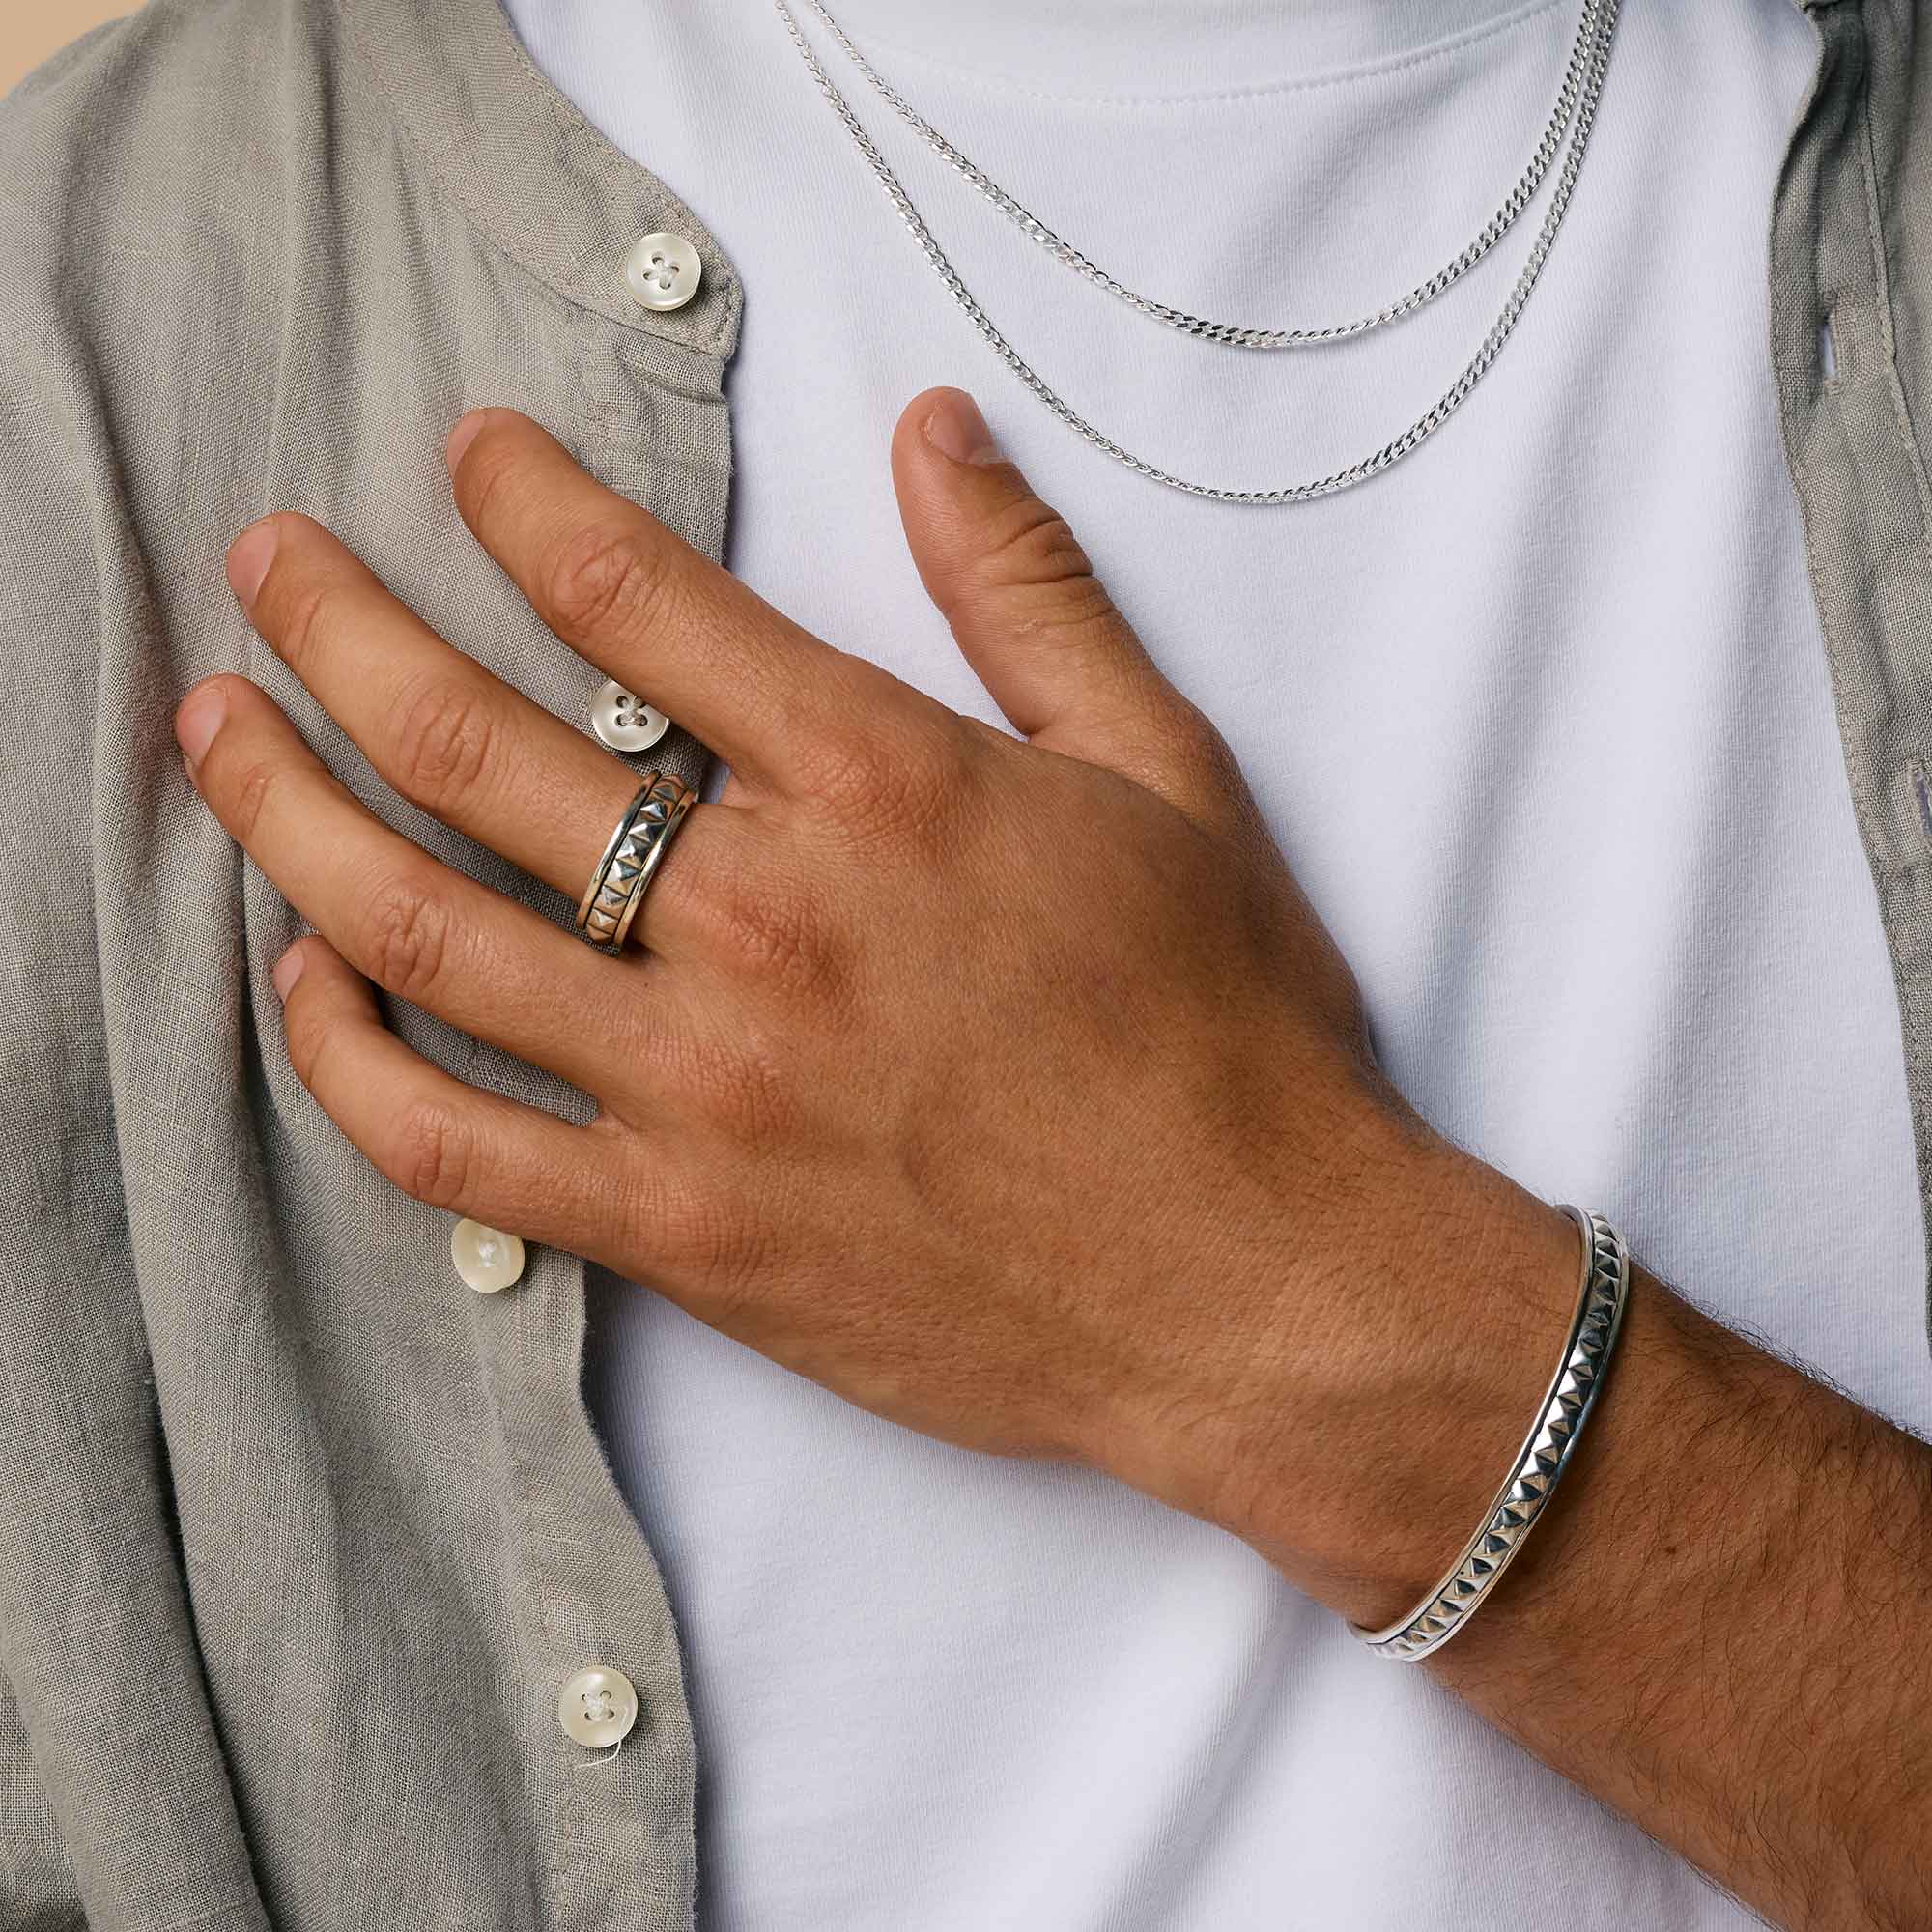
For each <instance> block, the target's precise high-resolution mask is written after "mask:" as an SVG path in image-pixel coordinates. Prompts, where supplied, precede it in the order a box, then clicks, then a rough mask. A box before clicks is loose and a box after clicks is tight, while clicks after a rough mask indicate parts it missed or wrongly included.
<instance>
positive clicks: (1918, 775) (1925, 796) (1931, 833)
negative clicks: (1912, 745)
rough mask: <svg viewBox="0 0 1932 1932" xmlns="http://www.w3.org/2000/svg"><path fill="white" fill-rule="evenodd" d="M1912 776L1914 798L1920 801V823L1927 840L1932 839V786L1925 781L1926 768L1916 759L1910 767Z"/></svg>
mask: <svg viewBox="0 0 1932 1932" xmlns="http://www.w3.org/2000/svg"><path fill="white" fill-rule="evenodd" d="M1908 769H1909V770H1910V772H1911V774H1912V796H1913V797H1914V798H1916V799H1917V800H1918V823H1919V824H1920V825H1921V826H1922V827H1923V828H1924V832H1925V836H1926V838H1932V785H1928V784H1927V783H1926V781H1925V767H1924V766H1923V765H1921V764H1920V763H1919V762H1918V759H1917V758H1914V759H1913V761H1912V763H1911V765H1910V766H1909V767H1908Z"/></svg>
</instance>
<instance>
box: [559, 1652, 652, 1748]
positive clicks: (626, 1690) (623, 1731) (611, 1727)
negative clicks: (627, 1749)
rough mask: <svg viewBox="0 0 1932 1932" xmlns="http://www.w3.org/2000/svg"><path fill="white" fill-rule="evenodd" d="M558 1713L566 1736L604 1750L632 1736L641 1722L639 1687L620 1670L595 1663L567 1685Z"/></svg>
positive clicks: (581, 1671) (582, 1743)
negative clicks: (639, 1715) (632, 1728)
mask: <svg viewBox="0 0 1932 1932" xmlns="http://www.w3.org/2000/svg"><path fill="white" fill-rule="evenodd" d="M556 1715H557V1717H558V1718H559V1719H562V1722H563V1728H564V1731H565V1733H566V1735H568V1736H570V1737H573V1738H575V1739H576V1740H577V1742H578V1743H579V1744H581V1745H588V1746H589V1747H591V1749H592V1750H603V1749H605V1748H607V1747H609V1746H611V1745H614V1744H620V1743H622V1741H623V1740H624V1739H625V1738H627V1737H628V1736H630V1733H631V1726H632V1725H633V1724H635V1723H636V1722H637V1721H638V1689H637V1686H636V1685H635V1684H633V1683H632V1682H631V1680H630V1679H629V1678H628V1677H626V1676H625V1675H624V1673H623V1672H622V1671H621V1670H610V1669H607V1668H605V1667H604V1666H603V1665H602V1664H593V1665H592V1666H591V1667H590V1669H588V1670H580V1671H579V1672H578V1673H577V1675H576V1676H575V1677H573V1678H571V1680H570V1681H569V1682H568V1683H567V1684H565V1686H564V1687H563V1691H562V1694H561V1695H560V1696H559V1697H558V1698H557V1700H556Z"/></svg>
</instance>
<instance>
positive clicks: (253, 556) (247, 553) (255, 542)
mask: <svg viewBox="0 0 1932 1932" xmlns="http://www.w3.org/2000/svg"><path fill="white" fill-rule="evenodd" d="M280 537H281V532H280V531H279V530H278V529H276V527H275V526H274V525H273V524H251V525H249V526H248V527H247V528H246V529H245V530H243V531H242V532H241V535H240V536H239V537H237V538H236V539H235V541H234V542H233V543H232V544H230V545H229V546H228V582H229V583H230V585H231V586H232V587H233V589H234V591H235V594H236V596H237V597H239V598H240V599H241V608H242V610H244V611H246V610H247V609H248V608H249V607H250V606H251V605H252V604H253V603H254V601H255V593H256V591H258V590H259V589H261V587H262V580H263V578H265V577H266V576H268V574H269V565H270V563H272V562H273V561H274V558H275V545H276V543H277V542H278V541H279V540H280Z"/></svg>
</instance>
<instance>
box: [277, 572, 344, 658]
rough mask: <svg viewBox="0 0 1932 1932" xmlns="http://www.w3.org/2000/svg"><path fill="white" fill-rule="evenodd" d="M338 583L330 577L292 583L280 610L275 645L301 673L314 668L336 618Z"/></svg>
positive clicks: (284, 596)
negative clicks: (321, 579) (329, 578)
mask: <svg viewBox="0 0 1932 1932" xmlns="http://www.w3.org/2000/svg"><path fill="white" fill-rule="evenodd" d="M336 595H337V586H336V585H335V584H332V583H330V582H327V581H326V580H323V581H317V580H315V579H309V580H308V581H306V582H300V583H297V584H294V585H292V586H291V587H290V588H289V589H287V590H285V591H284V592H283V594H282V599H281V606H280V610H279V611H278V612H277V616H278V619H279V621H278V623H277V625H276V631H277V637H276V640H275V649H276V651H277V653H278V655H279V656H280V657H281V658H282V660H283V661H284V662H285V663H286V664H287V665H288V667H289V668H290V669H291V670H293V671H294V672H295V673H296V675H297V676H298V677H305V676H306V674H307V673H308V672H309V671H311V670H313V668H315V662H316V659H317V657H318V656H319V654H320V653H321V652H322V650H323V649H324V647H325V645H326V644H327V639H328V633H329V628H330V626H331V624H332V623H333V621H334V613H335V603H336Z"/></svg>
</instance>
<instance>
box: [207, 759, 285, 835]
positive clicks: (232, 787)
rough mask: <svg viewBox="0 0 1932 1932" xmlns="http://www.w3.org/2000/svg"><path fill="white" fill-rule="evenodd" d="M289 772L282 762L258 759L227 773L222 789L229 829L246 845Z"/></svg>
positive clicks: (279, 760)
mask: <svg viewBox="0 0 1932 1932" xmlns="http://www.w3.org/2000/svg"><path fill="white" fill-rule="evenodd" d="M287 771H288V766H287V765H286V764H285V763H284V762H283V761H282V760H281V759H279V758H273V757H260V756H258V757H251V758H248V759H246V760H244V761H243V762H242V763H241V765H240V766H239V767H238V768H237V769H236V770H235V771H233V772H231V773H229V774H227V776H226V780H225V782H224V783H223V786H222V789H223V791H224V793H225V794H226V796H227V801H228V812H227V819H228V826H229V829H230V830H231V831H232V832H233V833H234V835H235V837H236V838H239V839H240V840H241V843H242V844H243V845H246V844H247V843H248V842H249V841H250V840H251V839H252V838H254V836H255V828H256V826H257V825H258V824H259V823H260V821H261V817H262V812H263V810H264V809H265V808H266V807H267V805H268V803H269V798H270V794H271V793H272V792H273V790H274V788H275V785H276V783H277V782H278V781H280V780H281V779H282V777H283V776H284V775H285V774H286V773H287Z"/></svg>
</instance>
